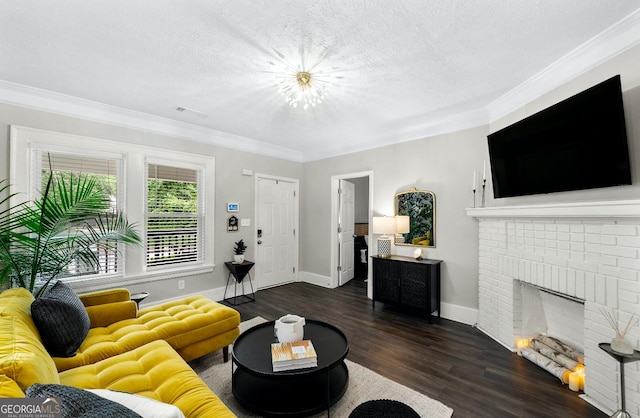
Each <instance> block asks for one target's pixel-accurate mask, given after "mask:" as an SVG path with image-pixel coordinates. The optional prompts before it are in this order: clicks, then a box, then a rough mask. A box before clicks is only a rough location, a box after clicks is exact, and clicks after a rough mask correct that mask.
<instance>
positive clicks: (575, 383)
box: [569, 372, 580, 392]
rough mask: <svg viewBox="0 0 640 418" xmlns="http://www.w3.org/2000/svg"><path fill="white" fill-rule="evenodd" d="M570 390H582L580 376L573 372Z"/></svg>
mask: <svg viewBox="0 0 640 418" xmlns="http://www.w3.org/2000/svg"><path fill="white" fill-rule="evenodd" d="M569 389H571V390H572V391H574V392H578V391H579V390H580V375H579V374H578V373H577V372H571V373H570V374H569Z"/></svg>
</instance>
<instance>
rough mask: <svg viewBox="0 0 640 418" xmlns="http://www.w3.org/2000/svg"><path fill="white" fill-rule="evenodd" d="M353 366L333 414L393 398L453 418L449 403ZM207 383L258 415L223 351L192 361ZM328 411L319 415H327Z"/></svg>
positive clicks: (426, 416)
mask: <svg viewBox="0 0 640 418" xmlns="http://www.w3.org/2000/svg"><path fill="white" fill-rule="evenodd" d="M263 322H266V321H265V319H264V318H261V317H256V318H253V319H251V320H249V321H245V322H243V323H241V324H240V332H244V331H245V330H247V329H249V328H251V327H253V326H255V325H258V324H261V323H263ZM345 363H346V365H347V368H348V369H349V388H348V389H347V392H346V393H345V394H344V396H343V397H342V398H341V399H340V400H339V401H338V402H337V403H336V404H335V405H334V406H333V407H331V416H332V417H336V418H347V417H348V416H349V414H350V413H351V411H353V410H354V409H355V408H356V407H357V406H358V405H360V404H361V403H363V402H365V401H368V400H373V399H392V400H396V401H400V402H403V403H405V404H407V405H409V406H411V407H412V408H413V409H414V410H415V411H416V412H417V413H418V414H420V416H421V417H423V418H449V417H451V415H452V414H453V410H452V409H451V408H449V407H448V406H446V405H444V404H442V403H440V402H438V401H436V400H434V399H431V398H429V397H428V396H425V395H423V394H421V393H418V392H416V391H415V390H413V389H410V388H408V387H406V386H403V385H401V384H399V383H396V382H394V381H392V380H389V379H387V378H386V377H384V376H381V375H379V374H377V373H375V372H373V371H371V370H369V369H367V368H366V367H363V366H361V365H359V364H357V363H354V362H352V361H349V360H345ZM189 364H190V365H191V367H193V369H194V370H195V371H196V373H198V375H199V376H200V377H201V378H202V380H204V381H205V382H206V383H207V385H209V387H210V388H211V389H212V390H213V391H214V392H215V393H216V394H217V395H218V397H219V398H220V399H221V400H222V401H223V402H224V403H225V404H226V405H227V407H229V408H230V409H231V410H232V411H233V412H234V413H235V414H236V415H237V416H238V417H256V416H257V415H254V414H252V413H251V412H248V411H247V410H245V409H243V408H242V407H241V406H240V405H239V404H238V403H237V402H236V400H235V398H234V397H233V393H232V392H231V362H228V363H223V361H222V353H221V352H220V351H218V352H216V353H212V354H210V355H208V356H204V357H202V358H200V359H197V360H194V361H192V362H190V363H189ZM326 415H327V414H326V412H325V413H323V414H318V415H316V417H325V416H326Z"/></svg>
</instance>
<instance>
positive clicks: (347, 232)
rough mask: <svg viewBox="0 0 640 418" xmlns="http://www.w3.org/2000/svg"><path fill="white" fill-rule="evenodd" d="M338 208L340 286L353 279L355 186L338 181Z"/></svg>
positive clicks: (344, 181)
mask: <svg viewBox="0 0 640 418" xmlns="http://www.w3.org/2000/svg"><path fill="white" fill-rule="evenodd" d="M338 194H339V203H338V204H339V207H340V215H339V217H338V218H339V219H338V241H339V242H338V248H339V250H338V253H339V254H340V260H339V262H338V266H339V267H338V283H339V285H340V286H342V285H343V284H345V283H347V282H348V281H349V280H351V279H353V275H354V258H353V247H354V242H353V235H354V225H355V204H356V186H355V184H353V183H351V182H349V181H347V180H340V187H339V189H338Z"/></svg>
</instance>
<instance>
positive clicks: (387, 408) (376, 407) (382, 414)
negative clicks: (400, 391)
mask: <svg viewBox="0 0 640 418" xmlns="http://www.w3.org/2000/svg"><path fill="white" fill-rule="evenodd" d="M349 418H420V415H418V413H417V412H416V411H414V410H413V408H411V407H410V406H409V405H405V404H403V403H402V402H398V401H392V400H389V399H378V400H375V401H367V402H364V403H362V404H360V405H358V406H357V407H356V409H354V410H353V411H351V414H349Z"/></svg>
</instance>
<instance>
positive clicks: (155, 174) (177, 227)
mask: <svg viewBox="0 0 640 418" xmlns="http://www.w3.org/2000/svg"><path fill="white" fill-rule="evenodd" d="M146 172H147V208H146V223H147V237H146V238H147V267H148V268H154V267H171V266H177V265H180V264H185V263H192V262H196V261H201V252H202V227H203V221H202V214H203V213H204V210H203V204H204V203H203V202H204V200H203V199H202V196H201V192H200V188H201V185H200V170H194V169H189V168H182V167H172V166H168V165H161V164H147V170H146Z"/></svg>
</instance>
